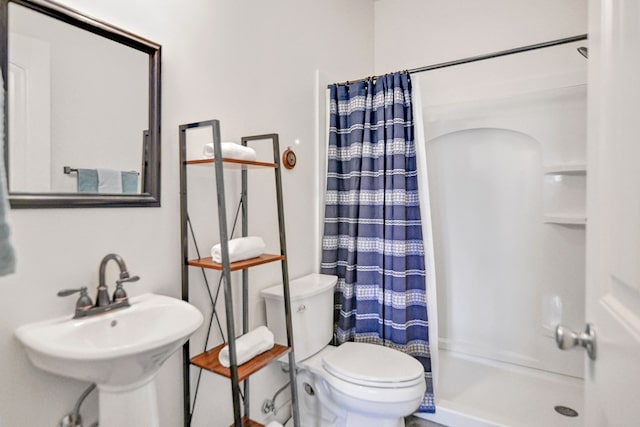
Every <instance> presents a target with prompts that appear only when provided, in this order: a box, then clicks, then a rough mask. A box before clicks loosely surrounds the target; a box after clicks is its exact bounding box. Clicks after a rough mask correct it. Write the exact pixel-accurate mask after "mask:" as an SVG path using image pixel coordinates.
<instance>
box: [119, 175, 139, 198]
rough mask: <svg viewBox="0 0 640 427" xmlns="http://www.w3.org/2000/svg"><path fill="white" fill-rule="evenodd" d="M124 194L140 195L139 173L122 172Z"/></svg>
mask: <svg viewBox="0 0 640 427" xmlns="http://www.w3.org/2000/svg"><path fill="white" fill-rule="evenodd" d="M122 192H123V193H125V194H137V193H138V172H136V171H123V172H122Z"/></svg>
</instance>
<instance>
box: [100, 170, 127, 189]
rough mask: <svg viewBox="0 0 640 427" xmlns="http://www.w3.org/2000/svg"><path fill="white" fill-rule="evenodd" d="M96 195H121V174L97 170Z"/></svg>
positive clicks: (114, 171) (115, 171)
mask: <svg viewBox="0 0 640 427" xmlns="http://www.w3.org/2000/svg"><path fill="white" fill-rule="evenodd" d="M98 193H111V194H122V172H120V171H117V170H113V169H98Z"/></svg>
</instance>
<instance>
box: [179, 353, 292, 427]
mask: <svg viewBox="0 0 640 427" xmlns="http://www.w3.org/2000/svg"><path fill="white" fill-rule="evenodd" d="M225 345H226V344H225V343H222V344H220V345H218V346H216V347H213V348H212V349H211V350H208V351H205V352H204V353H200V354H199V355H197V356H194V357H192V358H191V364H192V365H195V366H197V367H199V368H202V369H206V370H207V371H210V372H214V373H216V374H218V375H222V376H223V377H227V378H231V370H230V369H229V368H226V367H224V366H222V365H221V364H220V361H219V360H218V355H219V354H220V351H222V349H223V348H224V346H225ZM287 352H289V347H285V346H282V345H280V344H274V345H273V348H272V349H271V350H267V351H265V352H264V353H261V354H259V355H257V356H256V357H254V358H253V359H251V360H249V361H248V362H246V363H243V364H242V365H239V366H238V381H242V380H244V379H246V378H248V377H249V376H250V375H252V374H254V373H256V372H258V371H259V370H260V369H262V368H264V367H265V366H267V365H268V364H269V363H270V362H272V361H273V360H275V359H277V358H279V357H281V356H282V355H283V354H286V353H287ZM249 425H250V424H249Z"/></svg>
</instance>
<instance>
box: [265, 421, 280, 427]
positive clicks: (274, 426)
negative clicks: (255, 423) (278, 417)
mask: <svg viewBox="0 0 640 427" xmlns="http://www.w3.org/2000/svg"><path fill="white" fill-rule="evenodd" d="M264 427H282V424H280V423H279V422H277V421H271V422H270V423H269V424H267V425H266V426H264Z"/></svg>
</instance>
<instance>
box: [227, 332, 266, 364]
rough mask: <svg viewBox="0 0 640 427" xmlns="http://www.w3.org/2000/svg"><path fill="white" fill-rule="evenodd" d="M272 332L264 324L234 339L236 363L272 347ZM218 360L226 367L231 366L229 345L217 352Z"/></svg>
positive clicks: (240, 362)
mask: <svg viewBox="0 0 640 427" xmlns="http://www.w3.org/2000/svg"><path fill="white" fill-rule="evenodd" d="M273 342H274V338H273V332H271V331H270V330H269V329H267V327H266V326H258V327H257V328H256V329H254V330H253V331H251V332H247V333H246V334H244V335H242V336H241V337H240V338H238V339H236V359H237V362H238V365H242V364H243V363H244V362H247V361H249V360H251V359H253V358H254V357H255V356H257V355H259V354H260V353H264V352H265V351H267V350H270V349H272V348H273ZM218 361H220V364H221V365H222V366H224V367H226V368H228V367H229V366H231V363H230V362H229V346H228V345H225V346H224V347H223V348H222V350H220V353H218Z"/></svg>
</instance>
